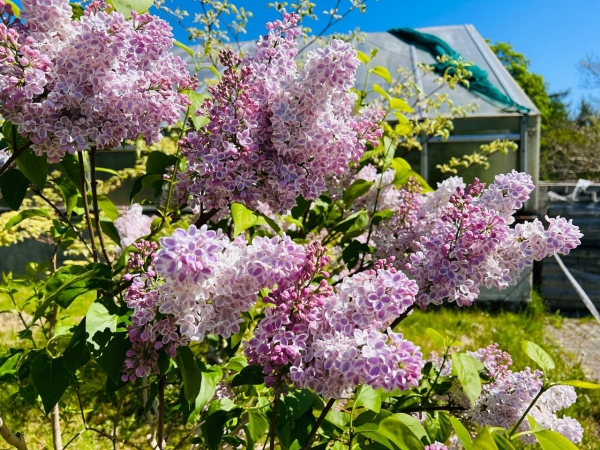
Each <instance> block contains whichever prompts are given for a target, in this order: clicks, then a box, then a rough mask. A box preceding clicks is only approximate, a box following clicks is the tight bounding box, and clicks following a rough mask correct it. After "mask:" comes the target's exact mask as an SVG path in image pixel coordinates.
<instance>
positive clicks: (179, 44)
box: [173, 41, 194, 58]
mask: <svg viewBox="0 0 600 450" xmlns="http://www.w3.org/2000/svg"><path fill="white" fill-rule="evenodd" d="M173 45H174V46H175V47H178V48H180V49H181V50H183V51H185V52H186V53H187V54H188V55H190V56H191V57H192V58H193V57H194V50H192V49H191V48H189V47H188V46H187V45H185V44H183V43H182V42H179V41H173Z"/></svg>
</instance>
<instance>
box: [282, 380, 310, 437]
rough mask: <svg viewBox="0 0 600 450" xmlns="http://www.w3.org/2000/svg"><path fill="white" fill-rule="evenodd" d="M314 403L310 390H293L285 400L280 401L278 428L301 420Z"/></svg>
mask: <svg viewBox="0 0 600 450" xmlns="http://www.w3.org/2000/svg"><path fill="white" fill-rule="evenodd" d="M312 403H313V394H312V392H311V391H309V390H308V389H291V390H290V392H289V393H288V394H287V395H286V396H285V397H284V398H283V400H279V413H278V415H277V428H281V427H282V426H283V425H285V424H287V423H291V422H293V421H294V420H297V419H299V418H300V416H302V415H303V414H304V413H305V412H306V411H308V409H309V408H310V407H311V405H312Z"/></svg>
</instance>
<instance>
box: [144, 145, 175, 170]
mask: <svg viewBox="0 0 600 450" xmlns="http://www.w3.org/2000/svg"><path fill="white" fill-rule="evenodd" d="M176 163H177V157H176V156H175V155H166V154H165V153H163V152H159V151H154V152H151V153H150V154H149V155H148V159H147V160H146V173H153V174H159V175H164V174H165V173H167V168H169V167H171V166H174V165H175V164H176Z"/></svg>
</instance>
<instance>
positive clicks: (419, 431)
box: [393, 413, 445, 444]
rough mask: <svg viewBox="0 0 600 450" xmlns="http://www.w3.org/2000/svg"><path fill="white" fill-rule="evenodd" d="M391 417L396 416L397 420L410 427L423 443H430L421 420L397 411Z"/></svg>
mask: <svg viewBox="0 0 600 450" xmlns="http://www.w3.org/2000/svg"><path fill="white" fill-rule="evenodd" d="M393 417H396V418H397V419H398V420H400V422H402V423H403V424H404V425H406V426H407V427H408V428H410V430H411V431H412V432H413V434H414V435H415V436H416V437H417V438H418V439H419V441H421V442H422V443H423V444H430V443H431V440H430V439H429V436H428V434H427V431H425V428H423V425H421V422H419V421H418V420H417V419H415V418H414V417H413V416H409V415H408V414H404V413H399V414H394V416H393ZM443 440H444V441H445V439H443Z"/></svg>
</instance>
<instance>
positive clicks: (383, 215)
mask: <svg viewBox="0 0 600 450" xmlns="http://www.w3.org/2000/svg"><path fill="white" fill-rule="evenodd" d="M392 217H394V211H392V210H391V209H389V208H386V209H382V210H381V211H378V212H376V213H375V214H373V217H372V218H371V220H372V221H373V225H375V226H377V225H379V224H380V223H381V222H383V221H384V220H388V219H391V218H392Z"/></svg>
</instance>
